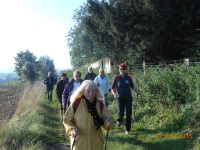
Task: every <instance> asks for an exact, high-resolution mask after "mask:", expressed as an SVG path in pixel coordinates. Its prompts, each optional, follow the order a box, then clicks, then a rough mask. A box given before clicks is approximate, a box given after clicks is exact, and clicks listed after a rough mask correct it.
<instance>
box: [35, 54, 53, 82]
mask: <svg viewBox="0 0 200 150" xmlns="http://www.w3.org/2000/svg"><path fill="white" fill-rule="evenodd" d="M38 62H39V65H40V72H39V73H40V77H41V78H42V79H44V78H45V77H46V76H47V74H48V72H49V71H51V72H52V73H53V74H54V75H56V70H55V66H54V62H53V60H52V59H50V58H49V56H41V57H40V58H39V60H38Z"/></svg>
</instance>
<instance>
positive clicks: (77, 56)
mask: <svg viewBox="0 0 200 150" xmlns="http://www.w3.org/2000/svg"><path fill="white" fill-rule="evenodd" d="M84 16H85V8H84V7H81V8H80V9H79V10H77V11H76V13H75V15H74V19H75V20H76V23H77V25H76V26H74V27H73V28H72V29H71V30H70V32H69V33H68V36H67V37H68V46H69V48H70V49H71V50H70V56H71V63H72V66H73V67H74V68H78V67H80V66H82V65H83V64H87V63H91V62H94V61H96V60H99V59H101V58H103V55H102V53H101V52H99V51H98V47H97V46H96V45H95V44H94V43H93V41H92V39H91V37H90V36H89V35H88V34H87V33H86V31H85V28H84V27H83V23H82V18H83V17H84Z"/></svg>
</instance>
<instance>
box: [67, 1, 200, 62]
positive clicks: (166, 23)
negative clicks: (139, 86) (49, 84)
mask: <svg viewBox="0 0 200 150" xmlns="http://www.w3.org/2000/svg"><path fill="white" fill-rule="evenodd" d="M74 18H75V20H76V21H77V24H76V26H74V28H73V29H72V30H71V32H70V34H69V37H70V41H71V42H69V43H70V44H69V45H70V48H71V52H70V55H71V58H72V63H77V64H76V66H79V65H80V64H82V63H84V62H87V60H92V59H89V58H95V59H96V58H98V55H100V56H101V57H109V58H111V60H112V61H113V62H114V63H120V62H125V61H127V62H129V63H135V62H137V63H138V62H141V61H142V60H146V61H160V60H170V59H181V58H184V57H198V56H200V53H199V40H198V39H199V38H200V31H199V28H200V1H198V0H175V1H174V0H165V1H159V0H101V1H98V0H88V1H87V3H86V4H85V5H83V6H82V7H81V8H80V9H79V10H78V11H77V13H76V15H75V17H74ZM86 39H87V40H86ZM86 45H87V46H86ZM88 45H89V46H88ZM85 54H87V55H85ZM80 56H81V57H80ZM83 56H88V57H89V58H88V57H83ZM77 60H80V62H79V63H78V61H77Z"/></svg>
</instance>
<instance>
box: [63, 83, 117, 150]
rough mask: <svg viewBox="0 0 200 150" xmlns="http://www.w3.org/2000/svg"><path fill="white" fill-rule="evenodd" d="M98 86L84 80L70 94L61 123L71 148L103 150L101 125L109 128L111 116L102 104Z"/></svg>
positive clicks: (77, 149)
mask: <svg viewBox="0 0 200 150" xmlns="http://www.w3.org/2000/svg"><path fill="white" fill-rule="evenodd" d="M102 99H103V96H102V95H101V92H100V91H99V88H98V86H97V85H96V84H95V83H94V82H93V81H91V80H85V81H83V83H82V84H81V86H80V87H79V88H78V89H77V91H76V92H75V93H74V94H73V95H72V96H71V100H70V101H71V104H70V105H69V107H68V109H67V111H66V113H65V116H64V121H63V124H64V126H65V129H66V132H67V134H68V135H69V136H70V140H71V148H72V149H73V150H103V149H104V139H103V132H102V127H103V128H105V129H107V130H108V129H110V128H111V126H112V124H113V123H112V122H113V121H112V117H111V115H110V113H109V112H108V110H107V107H106V106H105V105H104V103H103V101H102Z"/></svg>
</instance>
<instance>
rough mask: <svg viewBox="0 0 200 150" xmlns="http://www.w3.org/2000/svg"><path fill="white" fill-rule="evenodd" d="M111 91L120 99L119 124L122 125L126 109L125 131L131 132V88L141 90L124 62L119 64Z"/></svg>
mask: <svg viewBox="0 0 200 150" xmlns="http://www.w3.org/2000/svg"><path fill="white" fill-rule="evenodd" d="M111 89H112V90H111V91H112V93H113V95H114V97H115V98H116V99H117V101H118V119H117V124H118V126H120V125H121V124H122V120H123V117H124V111H125V110H126V123H125V126H126V129H125V133H126V134H129V132H130V130H131V116H132V94H131V89H133V90H135V91H136V92H137V93H139V94H141V92H140V91H139V90H138V89H137V88H136V87H135V86H134V83H133V80H132V78H131V76H129V75H128V73H127V72H126V65H125V64H124V63H122V64H120V65H119V74H118V75H116V76H115V77H114V79H113V82H112V86H111Z"/></svg>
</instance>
